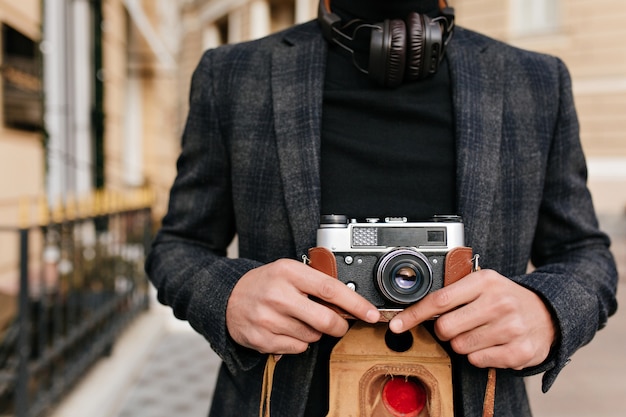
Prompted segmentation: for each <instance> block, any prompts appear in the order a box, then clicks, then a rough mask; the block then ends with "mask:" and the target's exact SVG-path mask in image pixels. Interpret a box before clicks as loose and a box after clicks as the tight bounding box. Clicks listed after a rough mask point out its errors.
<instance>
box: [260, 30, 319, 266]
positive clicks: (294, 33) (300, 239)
mask: <svg viewBox="0 0 626 417" xmlns="http://www.w3.org/2000/svg"><path fill="white" fill-rule="evenodd" d="M296 29H297V30H295V29H294V30H290V31H287V32H286V34H285V37H284V38H283V43H281V44H279V45H277V46H276V48H275V49H274V51H273V54H272V80H271V85H272V91H273V92H274V94H273V110H274V126H275V132H276V141H277V147H278V157H279V161H280V172H281V176H282V183H283V189H284V193H285V204H286V207H287V212H288V215H289V223H290V226H291V230H292V232H293V236H294V240H295V247H296V255H297V256H300V255H302V254H306V253H307V251H308V249H309V248H310V247H313V246H315V233H312V231H314V230H317V228H318V226H319V219H320V199H321V196H320V194H321V193H320V172H319V170H320V168H319V159H320V143H321V142H320V137H321V120H322V98H323V89H324V72H325V67H326V50H327V45H326V41H325V40H324V39H323V38H322V36H321V33H320V31H319V28H318V25H317V22H310V23H308V24H305V25H303V26H300V27H296ZM278 92H279V93H280V94H278Z"/></svg>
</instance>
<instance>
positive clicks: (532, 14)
mask: <svg viewBox="0 0 626 417" xmlns="http://www.w3.org/2000/svg"><path fill="white" fill-rule="evenodd" d="M558 9H559V0H511V29H512V32H513V34H514V35H518V36H527V35H540V34H544V33H550V32H554V31H555V30H556V29H557V28H558V25H559V13H558Z"/></svg>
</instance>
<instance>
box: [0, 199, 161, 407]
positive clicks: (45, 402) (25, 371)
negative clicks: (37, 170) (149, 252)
mask: <svg viewBox="0 0 626 417" xmlns="http://www.w3.org/2000/svg"><path fill="white" fill-rule="evenodd" d="M150 201H151V196H150V195H149V193H148V192H145V191H141V192H137V193H133V194H132V195H131V196H122V195H121V194H113V193H110V192H109V193H97V194H94V195H93V196H90V198H87V199H83V200H80V201H79V200H75V201H70V200H66V201H65V203H64V204H59V205H58V207H55V208H54V209H53V210H49V209H48V207H47V204H43V203H41V204H39V208H38V209H36V210H37V211H39V213H37V215H36V216H32V215H31V214H32V211H34V210H33V209H32V205H29V204H27V203H23V204H21V207H20V209H19V212H20V217H21V220H20V224H19V225H18V226H14V227H10V226H0V236H2V235H4V240H2V242H3V243H5V244H6V242H7V240H6V238H7V237H9V239H12V241H13V242H14V244H15V245H17V250H15V248H9V247H8V246H7V247H6V249H7V250H6V251H5V250H4V249H2V252H5V253H6V252H10V253H15V254H17V257H18V258H19V259H16V260H15V262H14V263H13V264H12V265H13V267H10V268H6V267H5V268H0V271H3V273H2V275H0V282H4V283H5V284H6V282H11V281H14V282H15V291H13V293H11V291H9V294H4V295H3V296H2V300H4V302H2V304H4V305H0V313H2V314H0V319H1V318H2V317H4V323H2V322H0V415H15V416H16V417H38V416H43V415H45V414H46V412H47V411H49V410H50V409H51V407H52V406H54V405H55V404H56V403H57V402H58V401H59V400H60V399H61V398H62V397H63V395H64V394H65V393H67V391H68V390H69V389H70V388H72V386H73V385H74V384H75V383H76V382H77V381H78V380H79V378H80V377H81V376H83V375H84V374H85V372H86V370H87V369H88V368H89V367H90V366H91V365H92V364H94V363H95V362H96V361H97V360H98V359H99V358H101V357H102V356H105V355H107V354H108V353H110V351H111V349H112V346H113V344H114V342H115V340H116V338H117V337H118V335H119V334H120V332H121V331H122V330H123V329H124V327H125V326H126V325H127V324H128V323H129V322H130V321H131V320H132V319H133V318H134V317H135V316H136V315H137V314H138V313H139V312H141V311H143V310H145V309H146V308H147V307H148V302H149V301H148V300H149V297H148V284H147V279H146V277H145V274H144V271H143V262H144V256H145V253H146V249H147V245H148V244H149V242H150V239H151V227H152V226H151V212H150V205H151V204H150ZM30 217H39V218H38V219H37V220H36V221H30V220H29V218H30ZM18 284H19V285H18ZM0 291H1V289H0ZM11 305H13V306H15V307H14V308H13V310H11ZM2 310H4V312H2Z"/></svg>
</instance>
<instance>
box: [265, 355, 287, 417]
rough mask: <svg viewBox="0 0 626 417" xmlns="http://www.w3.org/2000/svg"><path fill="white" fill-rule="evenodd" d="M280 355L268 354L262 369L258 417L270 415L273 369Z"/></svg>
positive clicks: (268, 416)
mask: <svg viewBox="0 0 626 417" xmlns="http://www.w3.org/2000/svg"><path fill="white" fill-rule="evenodd" d="M281 356H282V355H269V356H268V357H267V362H265V370H264V371H263V385H262V386H261V403H260V404H259V417H270V399H271V397H272V385H273V384H274V370H275V369H276V363H277V362H278V360H279V359H280V358H281Z"/></svg>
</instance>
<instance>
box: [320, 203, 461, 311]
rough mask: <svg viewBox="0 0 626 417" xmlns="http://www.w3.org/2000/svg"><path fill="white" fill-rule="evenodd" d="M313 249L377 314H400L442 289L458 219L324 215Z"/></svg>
mask: <svg viewBox="0 0 626 417" xmlns="http://www.w3.org/2000/svg"><path fill="white" fill-rule="evenodd" d="M317 245H318V246H319V247H323V248H326V249H328V250H329V251H330V252H332V254H333V255H334V257H335V260H336V265H337V278H338V279H339V280H340V281H342V282H343V283H345V284H346V285H348V286H349V287H350V288H352V289H353V290H354V291H356V292H357V293H359V294H360V295H362V296H363V297H364V298H366V299H367V300H368V301H370V302H371V303H372V304H374V305H375V306H376V307H377V308H378V309H379V310H393V311H395V310H402V309H404V308H406V307H407V306H408V305H410V304H413V303H415V302H417V301H419V300H420V299H422V298H423V297H425V296H426V295H427V294H428V293H430V292H432V291H436V290H438V289H440V288H442V287H443V286H444V277H445V270H444V268H445V263H446V262H445V260H446V255H447V254H448V252H449V251H450V250H452V249H454V248H457V247H462V246H464V231H463V221H462V219H461V217H459V216H434V217H433V218H431V219H429V220H428V221H424V222H408V221H407V219H406V218H404V217H394V218H386V219H384V220H383V221H380V220H379V219H372V218H370V219H366V221H365V222H358V221H357V220H356V219H348V218H347V217H346V216H344V215H324V216H322V218H321V221H320V227H319V229H318V231H317Z"/></svg>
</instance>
